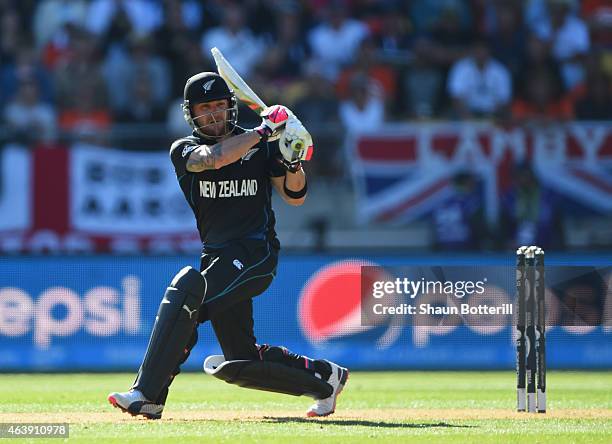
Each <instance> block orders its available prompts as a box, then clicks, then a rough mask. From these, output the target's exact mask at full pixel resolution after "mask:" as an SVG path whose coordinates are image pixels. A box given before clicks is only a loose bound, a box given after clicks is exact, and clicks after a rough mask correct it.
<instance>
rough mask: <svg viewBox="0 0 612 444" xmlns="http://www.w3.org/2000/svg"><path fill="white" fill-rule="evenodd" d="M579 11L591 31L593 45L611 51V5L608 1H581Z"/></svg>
mask: <svg viewBox="0 0 612 444" xmlns="http://www.w3.org/2000/svg"><path fill="white" fill-rule="evenodd" d="M581 11H582V16H583V17H584V20H585V21H586V22H587V24H588V26H589V29H590V31H591V38H592V41H593V45H594V46H595V47H597V48H601V49H607V50H611V49H612V3H610V1H609V0H582V2H581Z"/></svg>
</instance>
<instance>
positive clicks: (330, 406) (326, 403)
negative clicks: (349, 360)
mask: <svg viewBox="0 0 612 444" xmlns="http://www.w3.org/2000/svg"><path fill="white" fill-rule="evenodd" d="M325 362H327V363H328V364H329V365H330V366H331V369H332V372H331V375H330V376H329V379H328V380H327V382H328V383H329V384H330V385H331V386H332V388H333V391H332V394H331V396H329V397H327V398H325V399H317V400H316V402H315V403H314V404H313V405H311V406H310V408H309V409H308V412H306V416H308V417H311V418H313V417H318V416H327V415H331V414H332V413H334V412H335V411H336V399H337V398H338V395H340V393H342V389H343V388H344V386H345V385H346V381H348V376H349V371H348V369H346V368H344V367H340V366H339V365H337V364H334V363H333V362H331V361H327V360H326V361H325Z"/></svg>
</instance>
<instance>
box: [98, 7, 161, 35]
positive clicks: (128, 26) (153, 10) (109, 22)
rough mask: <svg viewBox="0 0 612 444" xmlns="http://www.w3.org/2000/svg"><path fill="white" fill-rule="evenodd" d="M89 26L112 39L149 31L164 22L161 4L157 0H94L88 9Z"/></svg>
mask: <svg viewBox="0 0 612 444" xmlns="http://www.w3.org/2000/svg"><path fill="white" fill-rule="evenodd" d="M87 17H88V21H87V28H88V30H89V31H90V32H92V33H93V34H95V35H96V36H105V38H106V39H107V42H108V43H112V42H119V43H120V42H121V41H124V40H125V38H126V37H127V36H129V35H131V34H138V35H147V34H150V33H152V32H153V31H155V29H157V28H158V27H159V26H161V24H162V21H163V14H162V10H161V5H160V3H159V2H158V1H154V0H93V1H92V2H91V4H90V6H89V10H88V11H87Z"/></svg>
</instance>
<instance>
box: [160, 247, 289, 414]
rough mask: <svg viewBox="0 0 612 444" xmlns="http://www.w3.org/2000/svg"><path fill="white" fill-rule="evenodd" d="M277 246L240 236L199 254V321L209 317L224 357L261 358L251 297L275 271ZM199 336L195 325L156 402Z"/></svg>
mask: <svg viewBox="0 0 612 444" xmlns="http://www.w3.org/2000/svg"><path fill="white" fill-rule="evenodd" d="M277 263H278V248H277V247H275V246H274V245H271V244H270V243H269V242H267V241H261V240H243V241H239V242H235V243H232V244H231V245H229V246H228V247H226V248H222V249H218V250H213V251H209V252H207V253H205V254H204V255H203V256H202V261H201V263H200V271H201V272H202V274H203V276H204V277H205V279H206V295H205V297H204V301H203V303H202V305H201V307H200V311H199V319H198V321H199V323H204V322H206V321H210V322H211V324H212V327H213V330H214V332H215V335H216V337H217V340H218V341H219V345H220V346H221V350H222V352H223V355H224V356H225V359H226V360H234V359H249V360H255V359H260V358H261V356H260V354H259V349H258V347H257V344H256V339H255V333H254V331H253V328H254V321H253V300H252V298H253V297H255V296H258V295H260V294H261V293H263V292H264V291H265V290H266V289H267V288H268V287H269V286H270V284H271V283H272V280H273V279H274V276H275V275H276V266H277ZM197 340H198V330H197V327H196V328H195V329H194V331H193V334H192V337H191V339H190V341H189V343H188V345H187V347H186V348H185V355H184V358H183V359H182V361H181V362H180V363H179V364H178V365H177V367H176V369H175V370H174V372H173V376H172V378H171V379H170V383H169V384H168V386H167V387H165V388H164V389H163V390H162V391H161V393H160V395H159V396H158V398H157V400H156V402H157V403H158V404H165V401H166V398H167V396H168V388H169V386H170V384H171V383H172V379H174V377H175V376H176V375H178V374H179V373H180V365H181V364H182V363H183V362H185V361H186V360H187V358H188V357H189V354H190V352H191V350H192V349H193V347H194V346H195V344H196V343H197Z"/></svg>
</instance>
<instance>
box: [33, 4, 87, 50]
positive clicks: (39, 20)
mask: <svg viewBox="0 0 612 444" xmlns="http://www.w3.org/2000/svg"><path fill="white" fill-rule="evenodd" d="M87 8H88V4H87V2H86V1H85V0H43V1H42V2H40V4H39V5H38V7H37V8H36V11H35V13H34V29H33V31H34V40H35V43H36V47H37V48H39V49H41V48H44V47H45V46H46V45H47V44H48V43H49V42H50V41H51V40H53V39H54V38H56V37H58V35H59V34H61V33H64V32H65V25H67V24H72V25H75V26H78V27H83V26H85V24H86V22H87Z"/></svg>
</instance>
